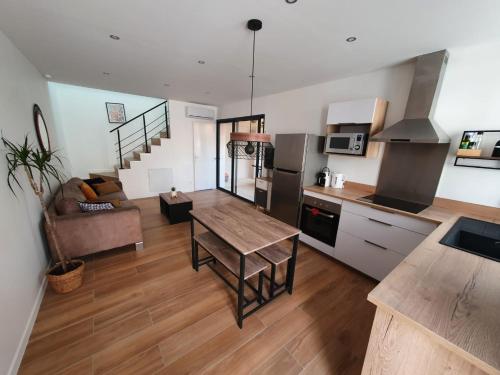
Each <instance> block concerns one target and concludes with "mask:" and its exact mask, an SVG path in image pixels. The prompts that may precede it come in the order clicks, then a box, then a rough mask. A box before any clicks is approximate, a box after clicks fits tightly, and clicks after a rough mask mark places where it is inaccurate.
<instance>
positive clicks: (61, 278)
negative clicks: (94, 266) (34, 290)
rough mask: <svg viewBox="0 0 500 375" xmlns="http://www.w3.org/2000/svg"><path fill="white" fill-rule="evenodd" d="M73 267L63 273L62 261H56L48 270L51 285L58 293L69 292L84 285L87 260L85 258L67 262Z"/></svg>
mask: <svg viewBox="0 0 500 375" xmlns="http://www.w3.org/2000/svg"><path fill="white" fill-rule="evenodd" d="M67 265H68V267H69V268H70V269H71V270H70V271H68V272H66V273H62V272H61V271H62V266H61V262H59V263H56V264H55V265H54V267H52V268H51V269H50V270H49V271H48V272H47V279H48V281H49V284H50V287H51V288H52V290H54V292H56V293H58V294H65V293H69V292H71V291H73V290H75V289H78V288H79V287H80V286H82V283H83V271H84V269H85V262H84V261H83V260H71V261H69V262H68V263H67Z"/></svg>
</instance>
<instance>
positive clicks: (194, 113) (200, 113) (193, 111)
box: [186, 106, 215, 120]
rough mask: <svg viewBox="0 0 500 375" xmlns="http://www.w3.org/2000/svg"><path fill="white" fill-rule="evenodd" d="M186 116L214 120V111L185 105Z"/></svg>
mask: <svg viewBox="0 0 500 375" xmlns="http://www.w3.org/2000/svg"><path fill="white" fill-rule="evenodd" d="M186 117H191V118H198V119H203V120H215V111H214V110H213V109H210V108H205V107H193V106H188V107H186Z"/></svg>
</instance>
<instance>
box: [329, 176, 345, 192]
mask: <svg viewBox="0 0 500 375" xmlns="http://www.w3.org/2000/svg"><path fill="white" fill-rule="evenodd" d="M344 182H345V176H344V175H343V174H342V173H335V174H334V175H333V176H332V187H333V188H336V189H343V188H344Z"/></svg>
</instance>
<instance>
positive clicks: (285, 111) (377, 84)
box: [219, 64, 414, 185]
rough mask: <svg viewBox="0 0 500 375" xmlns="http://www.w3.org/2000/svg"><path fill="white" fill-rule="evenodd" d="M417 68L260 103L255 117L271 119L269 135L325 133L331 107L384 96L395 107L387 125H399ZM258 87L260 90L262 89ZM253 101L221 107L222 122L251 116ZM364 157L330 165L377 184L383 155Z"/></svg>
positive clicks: (307, 89)
mask: <svg viewBox="0 0 500 375" xmlns="http://www.w3.org/2000/svg"><path fill="white" fill-rule="evenodd" d="M413 71H414V65H413V64H404V65H400V66H396V67H391V68H387V69H382V70H379V71H376V72H373V73H368V74H363V75H360V76H355V77H349V78H345V79H341V80H337V81H331V82H326V83H322V84H318V85H314V86H308V87H304V88H301V89H297V90H292V91H286V92H283V93H279V94H275V95H270V96H264V97H260V98H256V99H254V113H264V114H265V115H266V133H270V134H272V135H273V136H274V135H275V134H277V133H299V132H302V133H303V132H308V133H312V134H321V135H324V133H325V126H326V125H325V124H326V115H327V110H328V104H329V103H332V102H335V101H344V100H351V99H361V98H370V97H377V96H378V97H381V98H384V99H387V100H388V101H389V102H390V104H389V108H388V111H387V116H386V123H387V124H393V123H395V122H396V121H398V120H400V119H401V118H402V117H403V114H404V109H405V105H406V100H407V98H408V93H409V91H410V86H411V80H412V77H413ZM257 89H258V88H257ZM248 110H249V101H243V102H237V103H230V104H226V105H222V106H221V107H220V115H219V117H220V118H226V117H236V116H243V115H247V114H248ZM382 150H383V148H381V152H380V154H379V156H378V157H377V158H374V159H360V158H356V157H352V156H341V155H332V156H330V157H329V162H328V166H329V167H330V169H332V170H334V171H335V172H338V173H344V174H345V175H346V177H347V179H348V180H350V181H356V182H361V183H365V184H370V185H375V184H376V183H377V178H378V171H379V168H380V162H381V157H382Z"/></svg>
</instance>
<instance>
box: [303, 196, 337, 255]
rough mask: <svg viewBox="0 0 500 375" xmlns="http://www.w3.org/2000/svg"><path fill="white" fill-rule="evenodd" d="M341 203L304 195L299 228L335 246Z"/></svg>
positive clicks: (310, 235)
mask: <svg viewBox="0 0 500 375" xmlns="http://www.w3.org/2000/svg"><path fill="white" fill-rule="evenodd" d="M340 210H341V205H340V204H337V203H334V202H329V201H326V200H323V199H319V198H316V197H312V196H309V195H304V200H303V203H302V214H301V219H300V229H301V230H302V232H303V233H304V234H306V235H307V236H309V237H312V238H314V239H316V240H318V241H320V242H322V243H325V244H327V245H328V246H331V247H335V241H336V239H337V230H338V227H339V219H340Z"/></svg>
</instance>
